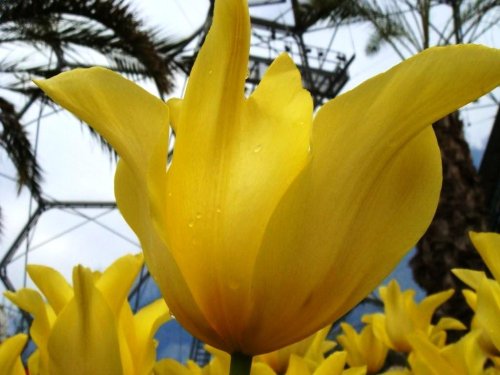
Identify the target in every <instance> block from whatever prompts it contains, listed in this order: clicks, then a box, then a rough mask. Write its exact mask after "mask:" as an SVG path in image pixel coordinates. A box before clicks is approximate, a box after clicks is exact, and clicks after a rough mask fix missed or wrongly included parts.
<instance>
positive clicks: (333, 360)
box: [285, 352, 366, 375]
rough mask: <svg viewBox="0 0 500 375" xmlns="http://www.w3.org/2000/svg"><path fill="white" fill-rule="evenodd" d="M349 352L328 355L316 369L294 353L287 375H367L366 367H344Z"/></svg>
mask: <svg viewBox="0 0 500 375" xmlns="http://www.w3.org/2000/svg"><path fill="white" fill-rule="evenodd" d="M346 359H347V353H346V352H335V353H333V354H332V355H330V356H328V358H326V359H325V360H324V361H323V362H322V363H321V364H320V365H319V366H318V367H317V368H316V369H314V370H311V369H310V368H309V366H308V365H307V362H306V361H305V360H304V358H301V357H299V356H296V355H295V354H292V355H291V357H290V364H289V365H288V370H287V371H286V373H285V375H365V374H366V367H351V368H349V369H344V368H345V365H346Z"/></svg>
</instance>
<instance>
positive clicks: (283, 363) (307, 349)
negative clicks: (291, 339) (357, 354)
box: [254, 326, 336, 374]
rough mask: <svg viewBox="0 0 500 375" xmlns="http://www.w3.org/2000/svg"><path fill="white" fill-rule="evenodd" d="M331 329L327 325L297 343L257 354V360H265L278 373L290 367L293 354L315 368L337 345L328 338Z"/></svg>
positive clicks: (255, 360)
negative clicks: (289, 363)
mask: <svg viewBox="0 0 500 375" xmlns="http://www.w3.org/2000/svg"><path fill="white" fill-rule="evenodd" d="M329 331H330V326H327V327H325V328H323V329H321V330H319V331H318V332H316V333H315V334H314V335H312V336H309V337H307V338H306V339H304V340H301V341H299V342H296V343H295V344H292V345H289V346H286V347H284V348H281V349H279V350H275V351H274V352H271V353H266V354H261V355H259V356H256V357H255V359H254V363H255V362H263V363H266V364H267V365H269V366H270V367H271V368H272V369H273V370H274V371H275V372H276V373H278V374H283V373H285V371H286V369H287V368H288V362H289V360H290V358H291V355H292V354H293V355H295V356H297V357H301V358H302V359H303V360H304V361H305V362H306V363H307V364H308V366H309V368H310V369H311V370H314V369H316V368H317V367H318V365H319V364H320V363H322V362H323V361H324V359H325V354H326V353H327V352H328V351H329V350H331V349H333V348H334V347H335V345H336V344H335V342H333V341H330V340H326V335H327V334H328V332H329Z"/></svg>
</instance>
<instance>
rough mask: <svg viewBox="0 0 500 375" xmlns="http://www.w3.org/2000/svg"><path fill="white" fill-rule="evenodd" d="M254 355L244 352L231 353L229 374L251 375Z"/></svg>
mask: <svg viewBox="0 0 500 375" xmlns="http://www.w3.org/2000/svg"><path fill="white" fill-rule="evenodd" d="M251 367H252V357H251V356H249V355H246V354H243V353H233V354H231V367H230V369H229V375H250V369H251Z"/></svg>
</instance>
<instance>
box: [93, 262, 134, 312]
mask: <svg viewBox="0 0 500 375" xmlns="http://www.w3.org/2000/svg"><path fill="white" fill-rule="evenodd" d="M142 259H143V258H142V255H137V256H133V255H125V256H122V257H120V258H118V259H117V260H116V261H114V262H113V264H111V265H110V266H109V267H108V268H107V269H106V270H105V271H104V272H103V274H102V275H101V277H100V278H99V279H98V280H97V281H96V283H95V286H96V288H97V289H99V291H100V292H101V293H102V296H103V297H104V299H105V300H106V301H107V302H108V305H109V307H110V308H111V311H113V314H114V315H115V316H116V317H117V318H118V315H119V313H120V311H121V308H122V306H123V304H124V303H126V302H127V296H128V292H129V290H130V287H131V286H132V283H133V282H134V280H135V278H136V277H137V274H138V273H139V270H140V269H141V266H142V263H143V260H142Z"/></svg>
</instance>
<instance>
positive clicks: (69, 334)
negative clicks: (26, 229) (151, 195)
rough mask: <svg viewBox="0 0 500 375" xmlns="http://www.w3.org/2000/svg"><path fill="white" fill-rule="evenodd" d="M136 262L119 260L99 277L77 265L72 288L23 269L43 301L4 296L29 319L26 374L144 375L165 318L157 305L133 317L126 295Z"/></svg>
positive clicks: (55, 276) (48, 274)
mask: <svg viewBox="0 0 500 375" xmlns="http://www.w3.org/2000/svg"><path fill="white" fill-rule="evenodd" d="M142 263H143V262H142V257H139V256H131V255H127V256H124V257H122V258H120V259H118V260H117V261H115V262H114V263H113V264H112V265H111V266H110V267H108V268H107V269H106V270H105V271H104V272H103V273H102V274H100V273H99V272H92V271H91V270H89V269H87V268H85V267H82V266H77V267H75V268H74V269H73V287H71V286H70V285H69V284H68V283H67V282H66V280H64V278H63V277H62V276H61V275H60V274H59V273H58V272H57V271H55V270H54V269H52V268H49V267H45V266H33V265H30V266H28V273H29V275H30V277H31V278H32V280H33V281H34V282H35V284H36V285H37V286H38V288H39V289H40V291H41V292H42V293H43V294H44V296H45V298H46V299H47V303H45V302H44V300H43V299H42V296H41V295H40V294H39V293H38V292H36V291H35V290H31V289H21V290H19V291H17V292H15V293H12V292H6V293H5V295H6V297H7V298H9V299H10V300H11V301H12V302H13V303H15V304H16V305H17V306H19V307H20V308H21V309H23V310H25V311H27V312H28V313H30V314H31V315H32V316H33V323H32V325H31V328H30V333H31V336H32V338H33V341H34V342H35V344H36V346H37V350H36V351H35V353H34V354H33V355H32V356H31V357H30V358H29V360H28V367H29V370H30V374H31V375H38V374H40V375H58V374H61V375H63V374H72V375H78V374H81V375H84V374H103V375H104V374H107V375H113V374H116V375H132V374H133V375H146V374H148V375H149V374H150V373H151V371H152V369H153V366H154V363H155V359H156V358H155V357H156V343H155V342H154V340H153V336H154V333H155V332H156V330H157V329H158V327H159V326H160V324H162V323H163V322H165V321H166V320H168V318H169V311H168V308H167V306H166V305H165V302H164V301H163V300H157V301H155V302H153V303H151V304H150V305H147V306H145V307H143V308H142V309H141V310H140V311H139V312H137V314H135V315H133V313H132V310H131V308H130V306H129V304H128V302H127V295H128V291H129V289H130V287H131V285H132V283H133V281H134V279H135V277H136V276H137V274H138V272H139V270H140V267H141V266H142Z"/></svg>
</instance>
